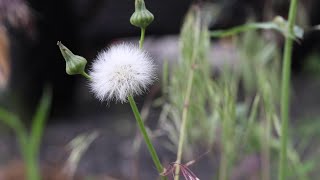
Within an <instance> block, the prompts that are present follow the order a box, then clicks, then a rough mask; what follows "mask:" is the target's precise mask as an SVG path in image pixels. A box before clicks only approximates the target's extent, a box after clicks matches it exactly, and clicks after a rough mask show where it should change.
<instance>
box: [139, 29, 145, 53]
mask: <svg viewBox="0 0 320 180" xmlns="http://www.w3.org/2000/svg"><path fill="white" fill-rule="evenodd" d="M145 33H146V29H145V28H141V35H140V41H139V48H140V49H142V47H143V43H144V35H145Z"/></svg>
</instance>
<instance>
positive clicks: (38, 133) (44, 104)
mask: <svg viewBox="0 0 320 180" xmlns="http://www.w3.org/2000/svg"><path fill="white" fill-rule="evenodd" d="M51 99H52V92H51V88H49V87H46V88H45V90H44V93H43V95H42V98H41V100H40V102H39V105H38V108H37V111H36V114H35V115H34V117H33V119H32V128H31V134H30V146H31V149H32V152H33V153H35V154H37V153H38V152H37V151H38V148H39V145H40V141H41V137H42V134H43V129H44V126H45V122H46V119H47V116H48V114H49V110H50V106H51Z"/></svg>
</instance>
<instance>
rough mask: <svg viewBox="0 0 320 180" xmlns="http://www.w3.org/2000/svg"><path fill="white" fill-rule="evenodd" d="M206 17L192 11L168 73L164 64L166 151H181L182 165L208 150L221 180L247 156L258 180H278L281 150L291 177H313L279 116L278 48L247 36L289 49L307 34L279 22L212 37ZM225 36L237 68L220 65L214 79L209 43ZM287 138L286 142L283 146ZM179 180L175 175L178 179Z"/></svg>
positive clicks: (250, 25)
mask: <svg viewBox="0 0 320 180" xmlns="http://www.w3.org/2000/svg"><path fill="white" fill-rule="evenodd" d="M203 17H205V16H204V15H203V11H202V10H201V8H198V7H197V6H196V8H195V7H193V8H191V10H190V11H189V13H188V14H187V16H186V18H185V21H184V25H183V27H182V31H181V34H180V41H179V43H180V44H179V45H180V50H181V51H180V54H181V55H180V58H179V61H178V63H177V64H175V66H174V68H171V71H169V70H168V67H167V63H164V68H163V69H164V72H163V86H164V87H163V93H164V96H163V98H164V99H165V100H163V99H162V102H164V104H163V110H162V113H161V115H160V129H161V130H162V131H164V132H165V133H164V134H167V136H168V139H169V140H170V142H171V143H170V144H165V145H166V146H167V147H168V148H170V149H172V150H173V151H175V150H176V148H178V151H177V154H178V155H177V156H178V158H177V161H176V163H181V154H182V150H183V152H184V154H187V153H188V152H190V151H192V150H193V149H195V148H196V147H199V146H198V145H199V144H202V145H203V142H205V144H207V147H205V148H218V149H219V150H220V166H219V168H220V170H219V179H220V180H224V179H229V178H230V174H231V172H232V170H233V168H236V166H235V164H237V163H238V162H240V161H241V160H242V158H243V157H244V156H245V155H250V154H252V153H257V154H259V156H260V157H261V158H260V159H261V163H262V166H261V172H260V173H259V174H260V176H261V179H265V180H267V179H273V178H276V177H275V176H274V174H275V173H271V172H275V171H276V172H279V176H280V174H281V177H283V174H284V173H285V172H284V169H283V165H281V166H276V163H275V161H276V160H277V159H276V158H273V154H276V152H280V151H282V152H283V151H284V149H287V150H286V152H288V153H287V154H286V155H284V154H282V155H281V156H285V159H287V160H288V162H289V163H290V167H291V168H292V169H305V168H303V167H304V166H305V167H306V168H307V169H308V170H310V169H309V168H310V166H308V164H309V163H308V162H303V161H302V159H301V158H300V157H299V152H298V151H297V150H295V148H294V146H293V141H292V140H291V139H290V138H288V136H289V133H288V132H286V130H285V132H283V130H284V129H285V128H286V124H285V122H286V119H284V120H283V117H282V118H280V117H279V114H278V113H279V112H278V110H277V109H278V105H279V104H282V106H284V104H286V103H288V102H282V103H280V100H279V99H280V97H281V96H282V97H283V96H287V95H288V94H289V89H286V88H284V87H287V86H283V87H282V88H281V87H280V86H281V83H282V85H283V83H284V84H286V81H284V82H280V81H279V79H280V75H281V71H280V59H281V58H280V51H279V48H278V46H277V45H276V43H274V42H273V41H272V40H270V39H269V40H266V39H265V38H264V37H262V36H261V34H258V33H257V32H256V31H252V30H257V29H264V30H270V29H272V30H276V31H278V32H280V33H282V34H283V35H284V37H286V38H287V40H288V39H290V40H291V41H293V40H299V39H301V38H303V32H304V30H303V29H302V28H301V27H299V26H297V25H293V24H292V19H291V20H289V21H286V20H284V19H283V18H282V17H276V18H274V20H273V21H270V22H265V23H248V24H245V25H241V26H239V27H235V28H232V29H230V30H218V31H212V32H209V31H208V30H207V26H206V23H205V20H204V19H203ZM199 19H200V20H199ZM199 22H200V23H199ZM248 31H250V32H248ZM239 34H241V35H242V36H239ZM227 36H233V38H232V41H231V42H232V43H233V44H236V47H237V48H236V49H237V51H236V52H230V53H235V54H236V56H237V58H238V59H240V60H239V61H237V65H235V66H234V67H230V66H228V65H225V66H224V67H223V68H222V70H221V71H220V72H218V73H216V72H212V71H211V69H210V65H209V63H208V60H209V57H208V54H209V47H210V38H209V37H216V38H222V37H227ZM288 53H291V52H287V51H286V52H285V54H287V55H286V56H288ZM289 58H290V57H289ZM286 59H288V57H286ZM285 66H286V65H285ZM213 74H219V75H218V77H215V76H213ZM189 82H190V83H189ZM189 85H190V87H189ZM239 88H240V89H239ZM281 89H282V93H280V90H281ZM285 93H288V94H285ZM287 105H288V104H287ZM282 108H284V107H282ZM284 113H286V112H283V113H282V114H284ZM280 120H281V121H280ZM281 122H282V125H281ZM283 123H284V124H283ZM284 136H285V138H288V139H289V140H287V141H288V143H287V144H288V145H285V146H284V142H283V138H284ZM281 144H282V145H281ZM285 144H286V143H285ZM181 149H182V150H181ZM282 158H283V157H282ZM281 162H282V163H283V159H282V161H281ZM272 167H279V168H280V167H281V168H280V169H274V168H272ZM176 169H178V168H176ZM215 172H216V171H215ZM177 176H178V173H177V171H176V176H175V179H178V178H177ZM290 177H297V178H299V179H306V178H307V177H308V176H307V174H306V171H290Z"/></svg>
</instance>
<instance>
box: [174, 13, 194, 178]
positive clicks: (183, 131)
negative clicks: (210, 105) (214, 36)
mask: <svg viewBox="0 0 320 180" xmlns="http://www.w3.org/2000/svg"><path fill="white" fill-rule="evenodd" d="M199 38H200V19H199V15H197V19H196V22H195V40H194V44H195V46H197V45H198V42H199ZM196 55H197V53H196V47H194V48H193V53H192V59H191V61H192V63H191V67H190V70H189V76H188V80H187V91H186V95H185V99H184V106H183V110H182V123H181V127H180V134H179V144H178V152H177V160H176V163H177V164H181V159H182V150H183V143H184V140H185V136H186V130H187V119H188V111H189V103H190V97H191V92H192V86H193V79H194V78H193V77H194V71H195V61H196ZM179 174H180V166H176V169H175V176H174V180H179V178H180V176H179Z"/></svg>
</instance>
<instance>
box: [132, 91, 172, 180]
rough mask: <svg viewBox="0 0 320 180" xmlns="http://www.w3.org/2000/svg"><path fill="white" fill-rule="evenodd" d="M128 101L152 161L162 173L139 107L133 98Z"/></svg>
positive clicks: (164, 178)
mask: <svg viewBox="0 0 320 180" xmlns="http://www.w3.org/2000/svg"><path fill="white" fill-rule="evenodd" d="M128 100H129V103H130V106H131V108H132V112H133V114H134V117H135V118H136V120H137V123H138V127H139V130H140V132H141V134H142V136H143V138H144V141H145V143H146V144H147V147H148V150H149V152H150V155H151V157H152V160H153V162H154V164H155V166H156V168H157V170H158V172H159V173H162V171H163V167H162V165H161V162H160V160H159V158H158V155H157V153H156V150H155V149H154V147H153V145H152V143H151V141H150V138H149V136H148V133H147V131H146V128H145V127H144V123H143V121H142V118H141V116H140V113H139V110H138V108H137V105H136V103H135V101H134V99H133V97H132V96H128ZM161 179H163V180H166V179H167V178H166V177H164V176H162V177H161Z"/></svg>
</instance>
